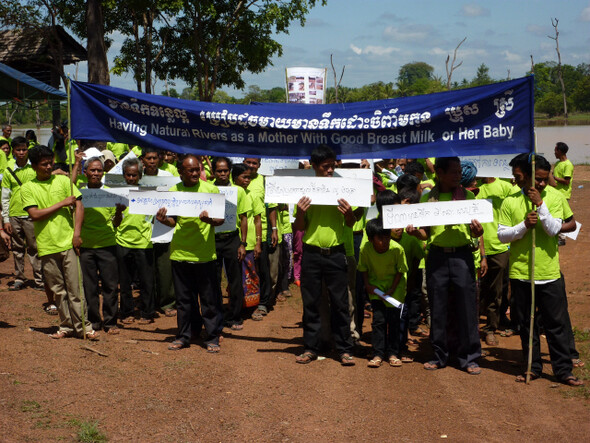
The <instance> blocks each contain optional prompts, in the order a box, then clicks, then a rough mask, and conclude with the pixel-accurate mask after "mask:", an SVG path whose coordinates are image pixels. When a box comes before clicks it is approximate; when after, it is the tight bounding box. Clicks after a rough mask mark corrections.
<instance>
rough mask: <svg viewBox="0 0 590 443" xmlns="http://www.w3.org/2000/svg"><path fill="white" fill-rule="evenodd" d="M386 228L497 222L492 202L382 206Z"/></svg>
mask: <svg viewBox="0 0 590 443" xmlns="http://www.w3.org/2000/svg"><path fill="white" fill-rule="evenodd" d="M382 210H383V227H384V228H385V229H394V228H405V227H406V226H408V225H414V226H421V227H423V226H443V225H456V224H461V223H471V220H474V219H475V220H477V221H479V222H480V223H488V222H491V221H493V220H494V214H493V209H492V202H491V200H456V201H449V202H429V203H417V204H414V205H387V206H383V209H382Z"/></svg>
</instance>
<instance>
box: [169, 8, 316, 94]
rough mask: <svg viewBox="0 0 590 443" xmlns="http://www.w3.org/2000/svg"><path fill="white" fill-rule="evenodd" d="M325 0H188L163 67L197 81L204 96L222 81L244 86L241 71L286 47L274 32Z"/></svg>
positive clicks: (260, 64) (262, 63)
mask: <svg viewBox="0 0 590 443" xmlns="http://www.w3.org/2000/svg"><path fill="white" fill-rule="evenodd" d="M316 3H321V4H322V5H323V4H325V3H326V0H283V1H281V2H277V1H273V0H250V1H244V0H183V8H182V11H181V12H180V13H179V15H178V16H177V17H176V23H175V24H174V26H173V27H171V29H172V31H173V32H171V34H170V40H169V45H170V46H168V49H167V50H166V51H165V56H164V60H163V63H162V65H161V69H162V70H163V72H166V73H169V75H170V77H171V78H180V79H183V80H184V81H186V82H187V83H189V84H195V85H196V86H197V90H198V92H199V98H200V100H202V101H211V100H212V99H213V96H214V94H215V91H216V90H217V89H218V88H220V87H222V86H233V87H236V88H238V89H242V88H243V87H244V86H245V83H244V80H243V78H242V73H243V72H245V71H249V72H252V73H259V72H261V71H263V70H264V69H265V68H266V67H267V66H268V65H269V64H271V59H272V57H273V56H275V55H278V56H280V55H282V52H283V50H282V46H281V45H280V44H279V43H278V42H277V41H275V40H274V35H276V34H280V33H288V28H289V25H290V24H291V23H292V22H293V21H297V22H299V23H300V24H301V25H302V26H303V25H304V23H305V16H306V14H307V13H308V12H309V11H310V9H311V8H312V7H313V6H315V5H316Z"/></svg>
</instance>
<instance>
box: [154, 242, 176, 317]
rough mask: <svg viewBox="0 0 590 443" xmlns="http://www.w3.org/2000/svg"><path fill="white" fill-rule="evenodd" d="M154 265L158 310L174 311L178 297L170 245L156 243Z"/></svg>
mask: <svg viewBox="0 0 590 443" xmlns="http://www.w3.org/2000/svg"><path fill="white" fill-rule="evenodd" d="M154 265H155V266H156V273H155V276H156V283H155V291H156V309H161V310H162V311H166V309H174V306H175V305H176V297H175V296H174V284H173V282H172V266H171V265H170V243H154Z"/></svg>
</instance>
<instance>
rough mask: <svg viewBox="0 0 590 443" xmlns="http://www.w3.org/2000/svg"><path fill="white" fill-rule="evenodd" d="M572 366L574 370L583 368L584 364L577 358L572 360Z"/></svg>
mask: <svg viewBox="0 0 590 443" xmlns="http://www.w3.org/2000/svg"><path fill="white" fill-rule="evenodd" d="M572 365H573V366H574V368H583V367H584V366H585V365H586V363H584V362H583V361H582V360H580V359H579V358H572Z"/></svg>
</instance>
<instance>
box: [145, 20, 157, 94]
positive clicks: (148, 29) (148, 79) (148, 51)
mask: <svg viewBox="0 0 590 443" xmlns="http://www.w3.org/2000/svg"><path fill="white" fill-rule="evenodd" d="M153 22H154V15H153V12H152V11H151V10H148V11H146V12H145V13H144V14H143V35H144V36H145V48H144V50H145V92H146V93H147V94H151V93H152V26H153Z"/></svg>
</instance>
